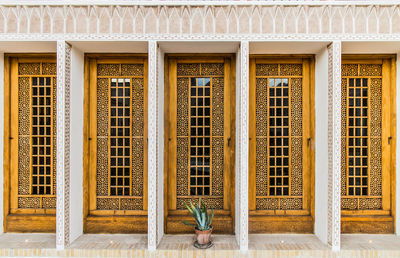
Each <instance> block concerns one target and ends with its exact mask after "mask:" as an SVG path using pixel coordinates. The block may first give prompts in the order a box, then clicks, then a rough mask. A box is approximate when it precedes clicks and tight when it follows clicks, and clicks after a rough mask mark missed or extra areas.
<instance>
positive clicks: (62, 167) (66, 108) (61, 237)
mask: <svg viewBox="0 0 400 258" xmlns="http://www.w3.org/2000/svg"><path fill="white" fill-rule="evenodd" d="M70 68H71V46H70V45H69V44H68V43H67V42H65V41H57V159H56V160H57V208H56V247H57V249H61V250H62V249H64V248H65V247H66V246H68V245H69V244H70V243H69V241H70V239H69V235H70V228H69V223H70V209H69V207H70Z"/></svg>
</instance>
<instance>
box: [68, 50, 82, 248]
mask: <svg viewBox="0 0 400 258" xmlns="http://www.w3.org/2000/svg"><path fill="white" fill-rule="evenodd" d="M66 69H68V68H66ZM70 70H71V103H73V105H71V116H70V117H71V118H70V119H71V121H70V123H71V135H70V137H71V142H70V153H71V164H70V165H71V166H70V173H71V182H73V184H71V185H70V188H69V189H68V190H69V192H70V203H69V207H70V210H69V214H70V228H69V230H70V237H69V243H72V242H73V241H74V240H75V239H77V238H78V237H79V236H80V235H82V234H83V202H82V196H83V158H82V157H83V130H82V129H83V96H84V85H83V84H84V53H83V52H82V51H80V50H79V49H77V48H76V47H74V46H72V50H71V63H70Z"/></svg>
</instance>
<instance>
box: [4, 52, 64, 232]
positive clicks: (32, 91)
mask: <svg viewBox="0 0 400 258" xmlns="http://www.w3.org/2000/svg"><path fill="white" fill-rule="evenodd" d="M56 72H57V65H56V58H55V55H40V56H39V55H24V56H12V55H8V56H6V58H5V107H6V112H5V139H6V140H5V152H4V156H5V159H4V161H5V173H6V175H7V176H6V177H5V184H4V186H5V187H4V196H5V198H4V200H5V212H6V220H5V231H6V232H55V230H56V225H55V213H56V135H57V133H56V107H57V101H56V85H57V78H56ZM27 222H29V223H27Z"/></svg>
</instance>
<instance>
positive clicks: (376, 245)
mask: <svg viewBox="0 0 400 258" xmlns="http://www.w3.org/2000/svg"><path fill="white" fill-rule="evenodd" d="M341 242H342V246H341V249H342V250H396V251H400V236H395V235H369V234H365V235H363V234H343V235H342V237H341Z"/></svg>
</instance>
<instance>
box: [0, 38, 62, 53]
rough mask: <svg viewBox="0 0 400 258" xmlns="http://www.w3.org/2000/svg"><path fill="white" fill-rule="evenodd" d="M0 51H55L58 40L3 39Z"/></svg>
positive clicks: (0, 43)
mask: <svg viewBox="0 0 400 258" xmlns="http://www.w3.org/2000/svg"><path fill="white" fill-rule="evenodd" d="M0 52H4V53H53V52H54V53H55V52H57V42H56V41H17V42H16V41H3V42H0Z"/></svg>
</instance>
